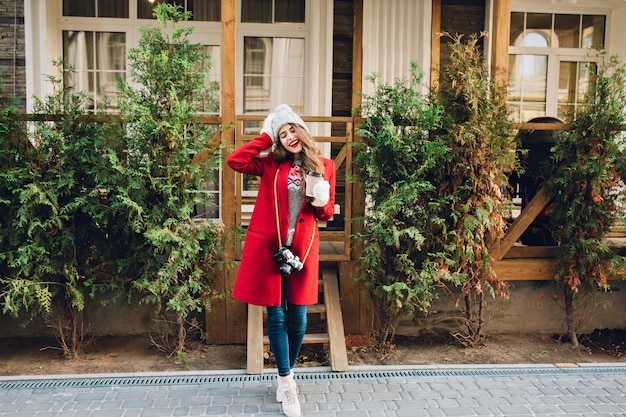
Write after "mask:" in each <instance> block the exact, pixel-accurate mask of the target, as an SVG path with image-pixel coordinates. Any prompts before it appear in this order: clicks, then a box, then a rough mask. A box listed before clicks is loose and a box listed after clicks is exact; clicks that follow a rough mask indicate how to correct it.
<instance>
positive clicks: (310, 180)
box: [306, 172, 324, 197]
mask: <svg viewBox="0 0 626 417" xmlns="http://www.w3.org/2000/svg"><path fill="white" fill-rule="evenodd" d="M323 179H324V176H323V175H322V173H321V172H309V173H308V174H307V176H306V196H307V197H313V187H315V184H317V183H318V182H320V181H322V180H323Z"/></svg>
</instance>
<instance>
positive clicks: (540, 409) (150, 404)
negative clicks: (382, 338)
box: [0, 364, 626, 417]
mask: <svg viewBox="0 0 626 417" xmlns="http://www.w3.org/2000/svg"><path fill="white" fill-rule="evenodd" d="M297 371H299V372H297V374H296V380H297V383H298V386H299V389H300V395H299V398H300V401H301V404H302V410H303V412H304V416H305V417H422V416H423V417H440V416H472V417H480V416H506V417H523V416H546V417H547V416H551V417H555V416H557V417H558V416H574V417H590V416H602V417H609V416H616V417H617V416H620V417H623V416H626V365H622V364H593V365H591V364H578V365H575V366H572V367H569V366H568V367H559V366H556V365H510V366H493V365H482V366H466V365H460V366H456V367H455V366H421V367H410V368H398V367H393V368H390V367H373V368H352V369H351V370H350V371H349V372H346V373H343V374H335V373H332V372H330V371H329V370H327V369H323V368H316V369H307V370H304V369H298V370H297ZM282 415H283V414H282V413H281V412H280V406H279V404H278V403H276V400H275V377H274V374H273V372H272V371H271V370H269V371H268V372H267V373H266V374H263V375H260V376H259V375H256V376H254V375H245V374H244V373H243V372H242V371H226V372H223V371H219V372H217V371H216V372H177V373H167V374H118V375H80V376H78V375H77V376H56V377H55V376H50V377H46V378H41V377H0V416H2V417H56V416H58V417H152V416H267V417H271V416H275V417H277V416H282Z"/></svg>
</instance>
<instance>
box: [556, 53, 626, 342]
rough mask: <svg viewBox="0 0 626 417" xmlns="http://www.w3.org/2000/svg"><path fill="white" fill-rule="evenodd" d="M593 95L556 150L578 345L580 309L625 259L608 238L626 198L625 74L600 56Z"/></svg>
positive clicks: (564, 274) (569, 310)
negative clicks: (591, 291) (625, 179)
mask: <svg viewBox="0 0 626 417" xmlns="http://www.w3.org/2000/svg"><path fill="white" fill-rule="evenodd" d="M588 73H589V75H590V79H589V89H588V91H587V94H586V95H585V100H584V104H583V105H582V106H581V108H580V110H579V111H578V112H577V114H576V117H575V120H574V122H573V126H572V128H571V130H569V131H568V132H565V133H564V134H562V135H560V136H559V138H558V140H557V143H556V145H555V147H554V150H553V158H554V161H555V166H557V167H558V168H557V169H556V174H555V175H554V178H553V180H552V181H551V182H550V183H549V188H548V195H549V197H550V198H551V201H552V205H551V210H550V216H551V217H550V219H551V220H550V221H551V224H552V236H553V238H554V241H555V242H556V243H557V248H556V269H557V281H558V282H559V283H560V285H561V288H562V290H563V294H564V303H565V312H566V322H567V331H568V335H569V337H570V339H571V341H572V343H573V344H574V345H575V346H577V345H578V336H577V326H576V321H575V320H574V310H575V306H576V305H577V304H581V303H582V302H583V300H584V298H585V296H586V295H589V293H590V290H595V289H597V288H600V289H608V288H609V284H608V279H609V278H611V277H615V276H623V275H624V272H626V261H625V258H624V257H623V256H620V255H618V253H617V252H616V250H615V248H614V247H612V246H611V245H610V243H609V241H607V240H606V239H605V238H606V237H607V235H608V233H609V232H610V230H611V228H612V227H614V226H615V224H616V223H617V222H618V221H619V220H623V219H622V218H621V217H620V216H621V210H622V209H623V199H624V178H625V177H624V175H625V174H626V169H625V168H626V162H625V158H624V147H625V145H626V143H625V138H624V132H623V128H624V125H625V124H626V68H625V67H624V65H622V64H620V63H619V61H618V59H617V57H616V56H611V57H607V56H606V54H604V53H600V54H599V59H598V60H597V63H594V64H592V65H590V66H589V71H588Z"/></svg>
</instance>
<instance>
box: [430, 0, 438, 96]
mask: <svg viewBox="0 0 626 417" xmlns="http://www.w3.org/2000/svg"><path fill="white" fill-rule="evenodd" d="M432 8H433V10H432V18H431V19H430V21H431V23H430V24H431V30H430V33H431V34H430V86H431V88H433V87H434V88H436V87H437V86H438V85H439V66H440V63H441V37H440V36H439V33H440V32H441V0H433V3H432Z"/></svg>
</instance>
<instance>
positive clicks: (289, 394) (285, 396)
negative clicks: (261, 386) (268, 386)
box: [276, 373, 302, 417]
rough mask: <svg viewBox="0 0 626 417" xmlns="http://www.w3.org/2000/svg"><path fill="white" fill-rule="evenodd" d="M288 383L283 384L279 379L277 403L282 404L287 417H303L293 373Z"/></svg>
mask: <svg viewBox="0 0 626 417" xmlns="http://www.w3.org/2000/svg"><path fill="white" fill-rule="evenodd" d="M291 377H292V378H291V379H290V380H289V381H288V382H281V380H280V376H279V377H278V389H277V390H276V401H278V402H279V403H282V406H283V413H285V415H286V416H287V417H301V416H302V410H301V409H300V401H298V387H297V386H296V381H294V380H293V373H292V374H291Z"/></svg>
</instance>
